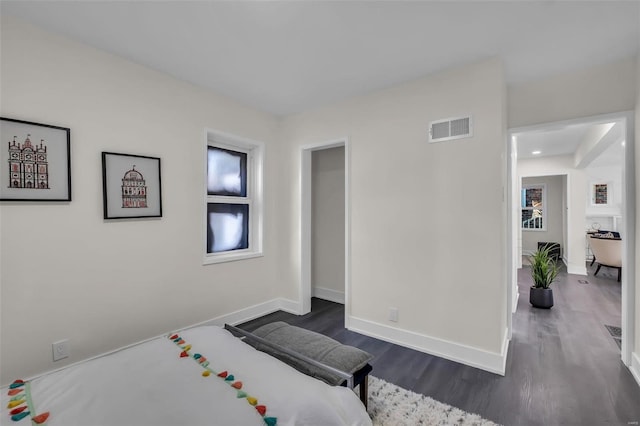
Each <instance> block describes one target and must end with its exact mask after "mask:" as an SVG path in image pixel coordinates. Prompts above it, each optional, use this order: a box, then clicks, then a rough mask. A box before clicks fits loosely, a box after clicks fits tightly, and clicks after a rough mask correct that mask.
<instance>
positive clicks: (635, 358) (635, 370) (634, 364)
mask: <svg viewBox="0 0 640 426" xmlns="http://www.w3.org/2000/svg"><path fill="white" fill-rule="evenodd" d="M629 371H631V375H632V376H633V378H634V379H636V382H638V386H640V355H638V353H637V352H633V353H632V354H631V365H630V366H629Z"/></svg>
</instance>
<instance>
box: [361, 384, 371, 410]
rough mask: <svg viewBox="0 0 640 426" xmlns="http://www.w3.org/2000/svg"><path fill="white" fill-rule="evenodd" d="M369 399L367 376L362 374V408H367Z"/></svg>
mask: <svg viewBox="0 0 640 426" xmlns="http://www.w3.org/2000/svg"><path fill="white" fill-rule="evenodd" d="M368 400H369V376H364V379H363V380H362V382H360V401H362V403H363V404H364V408H367V401H368Z"/></svg>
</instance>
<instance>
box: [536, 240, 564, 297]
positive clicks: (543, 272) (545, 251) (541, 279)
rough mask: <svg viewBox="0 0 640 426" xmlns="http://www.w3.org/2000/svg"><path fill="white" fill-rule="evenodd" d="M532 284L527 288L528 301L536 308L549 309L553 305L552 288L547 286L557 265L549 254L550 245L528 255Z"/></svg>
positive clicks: (554, 275) (555, 273) (554, 273)
mask: <svg viewBox="0 0 640 426" xmlns="http://www.w3.org/2000/svg"><path fill="white" fill-rule="evenodd" d="M529 261H530V262H531V278H533V286H531V289H529V303H531V304H532V305H533V306H534V307H536V308H543V309H549V308H550V307H552V306H553V290H551V288H549V287H550V286H551V283H552V282H553V281H554V280H555V279H556V276H557V275H558V269H559V268H558V265H557V264H556V260H555V258H554V257H553V256H551V255H550V247H548V246H545V247H543V248H540V249H538V251H536V252H535V253H534V254H533V255H531V256H529Z"/></svg>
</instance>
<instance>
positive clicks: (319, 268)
mask: <svg viewBox="0 0 640 426" xmlns="http://www.w3.org/2000/svg"><path fill="white" fill-rule="evenodd" d="M301 156H302V158H301V167H302V170H301V177H302V180H301V197H300V199H301V202H302V206H301V212H302V218H301V237H302V238H301V240H302V241H301V242H302V244H301V250H302V253H301V274H302V276H301V280H300V283H301V284H300V285H301V288H300V295H301V300H300V305H301V308H302V313H303V314H306V313H308V312H310V311H311V297H318V298H321V299H325V300H329V301H332V302H336V303H342V304H344V305H345V322H346V321H347V318H348V316H349V313H350V309H349V259H350V256H349V185H348V182H349V161H348V160H349V145H348V139H347V138H343V139H339V140H333V141H327V142H323V143H319V144H314V145H306V146H303V147H302V149H301Z"/></svg>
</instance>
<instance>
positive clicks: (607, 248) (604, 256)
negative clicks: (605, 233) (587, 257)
mask: <svg viewBox="0 0 640 426" xmlns="http://www.w3.org/2000/svg"><path fill="white" fill-rule="evenodd" d="M589 245H590V246H591V251H592V252H593V255H594V256H595V257H596V262H598V263H600V264H601V265H605V266H614V267H618V268H620V267H622V240H617V239H611V238H596V237H591V238H589Z"/></svg>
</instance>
